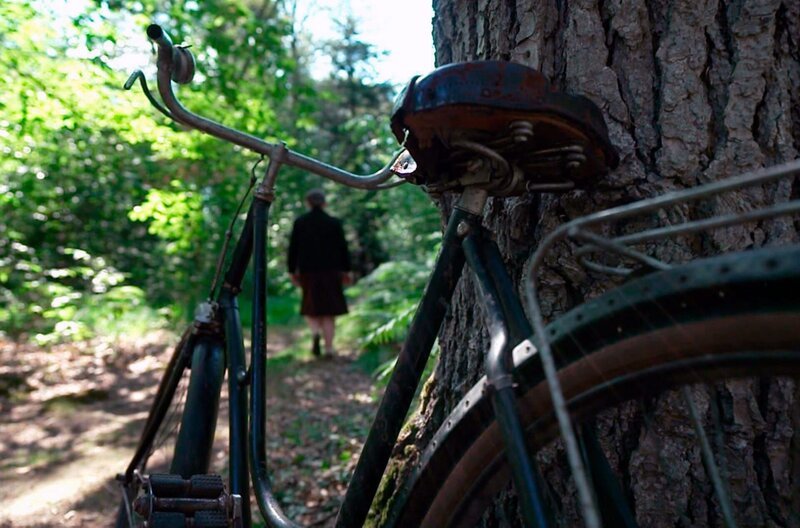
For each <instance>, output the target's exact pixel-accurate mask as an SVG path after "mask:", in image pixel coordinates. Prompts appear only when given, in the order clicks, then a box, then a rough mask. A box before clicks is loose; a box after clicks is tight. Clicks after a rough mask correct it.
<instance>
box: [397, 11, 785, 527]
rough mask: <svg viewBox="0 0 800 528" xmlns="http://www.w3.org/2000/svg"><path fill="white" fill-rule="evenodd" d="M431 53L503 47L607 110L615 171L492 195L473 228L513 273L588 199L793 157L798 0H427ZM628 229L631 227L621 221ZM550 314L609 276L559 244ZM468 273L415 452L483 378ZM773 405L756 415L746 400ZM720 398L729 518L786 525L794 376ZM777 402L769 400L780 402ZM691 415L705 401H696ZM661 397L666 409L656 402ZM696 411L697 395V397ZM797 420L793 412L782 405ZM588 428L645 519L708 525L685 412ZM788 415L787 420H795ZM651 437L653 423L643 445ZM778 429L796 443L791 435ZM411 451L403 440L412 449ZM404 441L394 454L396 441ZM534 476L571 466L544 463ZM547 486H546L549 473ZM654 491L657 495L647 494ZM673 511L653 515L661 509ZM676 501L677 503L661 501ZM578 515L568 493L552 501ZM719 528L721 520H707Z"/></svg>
mask: <svg viewBox="0 0 800 528" xmlns="http://www.w3.org/2000/svg"><path fill="white" fill-rule="evenodd" d="M433 4H434V9H435V13H436V15H435V18H434V40H435V45H436V59H437V64H438V65H444V64H447V63H451V62H460V61H467V60H476V59H502V60H509V61H515V62H519V63H523V64H526V65H529V66H531V67H533V68H536V69H538V70H540V71H542V72H543V73H544V74H545V75H546V76H547V77H548V78H549V79H550V80H551V82H552V83H553V84H554V85H555V86H557V87H558V88H559V89H561V90H565V91H569V92H576V93H582V94H584V95H586V96H588V97H589V98H591V99H592V100H593V101H594V102H595V103H596V104H597V105H598V106H599V107H600V108H601V109H602V110H603V112H604V114H605V117H606V121H607V123H608V126H609V130H610V137H611V140H612V142H613V143H614V144H615V145H616V146H617V148H618V149H619V151H620V154H621V160H622V161H621V164H620V167H619V168H618V169H617V170H615V171H614V172H613V173H611V174H609V175H608V176H606V177H605V178H603V179H602V180H601V181H599V182H598V183H597V185H596V186H595V187H590V188H589V189H586V190H581V191H574V192H570V193H567V194H561V195H552V194H545V195H541V196H540V197H536V196H522V197H519V198H511V199H499V198H497V199H492V200H491V201H490V203H489V204H488V206H487V208H486V212H485V225H486V226H487V227H488V228H490V229H491V230H492V231H493V232H494V236H495V239H496V240H497V242H498V244H499V246H500V249H501V251H502V252H503V254H504V257H505V259H506V262H507V265H508V266H509V267H510V269H511V271H512V275H514V279H515V280H517V281H520V279H521V274H522V269H523V266H524V264H525V262H526V260H527V258H528V257H529V255H530V252H531V249H532V248H533V247H535V245H536V244H537V242H538V241H540V240H541V239H542V237H543V236H544V235H545V234H547V233H548V232H550V231H552V230H553V229H554V228H555V227H556V226H558V225H559V224H562V223H563V222H565V221H567V220H569V219H572V218H575V217H577V216H581V215H584V214H587V213H590V212H592V211H596V210H600V209H603V208H607V207H610V206H614V205H618V204H621V203H627V202H631V201H633V200H636V199H640V198H643V197H648V196H654V195H659V194H662V193H664V192H666V191H669V190H673V189H680V188H684V187H690V186H694V185H698V184H700V183H704V182H708V181H711V180H716V179H720V178H725V177H728V176H730V175H735V174H738V173H741V172H744V171H747V170H750V169H754V168H758V167H762V166H768V165H773V164H776V163H779V162H782V161H787V160H790V159H794V158H796V157H797V151H798V148H800V3H798V2H797V0H785V1H783V2H782V1H780V0H750V1H744V0H740V1H736V2H730V3H726V2H720V1H716V0H651V1H645V0H540V1H535V0H516V1H514V0H479V1H472V0H434V2H433ZM797 191H798V189H797V188H794V187H793V186H792V185H791V184H790V183H789V182H783V183H781V184H779V185H771V186H767V187H765V188H763V189H756V190H752V191H744V192H741V193H738V194H737V195H736V196H735V197H732V198H730V199H726V200H718V201H715V202H713V203H711V204H706V206H705V207H706V210H705V211H700V210H699V209H693V208H689V207H683V208H680V209H679V210H675V211H674V212H672V213H670V216H668V217H666V218H668V220H669V221H670V222H672V223H675V222H679V221H681V220H683V219H685V218H691V217H694V216H696V215H698V214H699V213H704V214H707V213H708V212H709V211H708V208H712V209H713V210H715V211H741V210H746V209H750V208H752V207H754V206H757V205H759V204H764V203H768V202H775V201H785V200H787V199H789V198H790V197H795V196H796V195H797ZM635 227H637V226H635V225H630V224H629V225H628V226H626V228H627V229H632V228H635ZM797 227H798V226H797V225H795V224H794V223H793V222H792V221H789V220H775V221H768V222H759V223H754V224H750V225H747V226H745V227H741V228H732V229H727V230H722V231H718V232H716V233H714V234H713V235H711V236H707V237H702V238H696V239H691V240H689V239H683V240H681V241H678V242H670V243H664V244H661V245H659V246H654V247H653V248H652V251H653V252H654V254H655V255H656V256H658V257H660V258H662V259H664V260H666V261H669V262H679V261H683V260H687V259H688V258H690V257H692V256H695V255H702V254H711V253H717V252H719V251H721V250H730V249H743V248H749V247H760V246H763V245H774V244H780V243H787V242H789V241H795V240H796V239H797ZM541 283H542V285H543V292H542V298H543V309H544V311H545V315H546V317H548V318H552V317H555V316H557V315H558V314H560V313H563V312H564V311H566V310H568V309H569V308H570V307H572V306H574V305H576V304H578V303H580V302H582V301H584V300H586V299H588V298H590V297H593V296H596V295H597V294H598V293H600V292H602V291H603V290H604V289H607V288H608V286H609V281H607V280H599V279H597V278H593V277H590V276H586V274H585V273H584V271H582V269H581V268H580V267H579V266H578V265H577V264H576V261H575V259H574V258H573V257H572V256H571V255H570V254H569V252H568V248H566V247H562V248H560V249H556V250H555V251H554V252H553V254H551V255H550V257H549V258H548V260H547V266H546V267H545V269H544V270H543V274H542V275H541ZM482 323H483V314H482V312H481V309H480V307H479V303H478V302H476V289H475V284H474V281H473V280H472V279H471V277H468V276H465V277H463V278H462V280H461V282H460V284H459V287H458V289H457V291H456V295H455V299H454V303H453V309H452V311H451V313H450V315H449V318H448V319H447V320H446V322H445V326H444V329H443V331H442V333H441V335H440V344H441V355H440V359H439V364H438V366H437V368H436V372H435V380H434V381H433V382H431V383H430V384H429V387H428V388H427V390H426V397H425V398H424V399H423V402H422V406H421V408H420V409H419V410H418V414H417V415H416V416H415V417H414V418H413V419H412V420H413V427H411V428H408V430H407V431H408V434H407V436H406V437H405V438H404V442H405V443H406V444H413V445H416V446H417V447H419V448H420V450H421V448H424V446H425V445H426V444H427V442H428V441H429V439H430V437H431V435H432V434H433V432H435V431H436V429H437V428H438V427H439V425H440V424H441V422H442V420H443V418H444V417H445V416H447V414H448V413H449V412H450V410H451V409H452V408H453V406H454V405H455V404H456V403H457V402H458V399H459V398H460V397H461V396H462V395H463V394H464V393H465V392H466V391H467V390H468V389H469V388H470V387H471V386H472V385H473V384H474V383H475V382H476V381H477V380H478V379H479V378H480V376H482V374H483V353H484V351H485V350H486V348H487V343H488V335H487V333H486V331H485V330H484V329H483V324H482ZM759 391H761V392H763V391H767V393H765V394H763V395H762V396H763V397H768V398H770V399H771V400H773V403H775V405H776V407H777V408H779V409H780V408H782V409H784V410H785V411H787V412H784V413H783V414H780V413H778V414H770V413H763V414H762V411H761V409H762V408H761V407H759V403H760V401H761V400H759V399H758V396H759ZM722 392H723V394H722V395H721V396H720V398H721V399H722V400H723V402H722V408H723V411H725V410H726V409H727V410H728V411H729V414H728V415H727V416H726V417H725V420H726V422H725V423H726V434H727V437H728V439H729V440H730V441H729V442H728V445H727V447H726V450H727V455H728V456H727V459H728V463H729V465H730V472H731V488H732V490H731V493H732V495H733V501H734V504H735V506H736V508H737V510H738V511H740V512H743V513H741V515H742V517H741V518H740V522H741V523H742V524H740V525H743V526H791V525H794V526H797V524H792V522H794V523H797V522H799V521H797V520H796V518H795V520H794V521H787V519H788V517H789V515H790V513H792V512H791V509H792V508H793V507H794V508H797V507H798V505H797V504H795V505H793V506H792V505H791V504H790V503H791V498H789V496H788V495H787V493H788V490H789V486H790V484H792V482H793V485H794V486H795V487H797V486H798V485H800V477H798V473H800V455H798V453H797V451H798V449H797V446H798V443H797V442H798V439H797V438H794V440H793V430H794V429H797V430H798V431H800V428H797V425H798V424H797V423H792V422H793V419H792V416H791V415H790V414H789V413H788V409H790V408H791V406H792V405H793V403H794V402H795V401H796V398H797V394H796V392H795V391H794V389H793V388H791V387H783V386H781V387H778V386H773V387H770V388H769V389H768V390H767V388H764V387H757V386H756V387H754V386H750V385H749V384H746V383H745V384H736V383H731V384H728V385H726V387H725V389H724V390H723V391H722ZM781 398H782V399H783V400H781ZM701 410H702V409H701ZM668 411H669V407H668V406H667V407H665V408H664V410H663V411H660V412H668ZM705 412H706V413H707V412H708V406H707V405H706V406H705ZM795 414H797V413H795ZM610 420H611V422H613V423H611V422H609V423H606V424H605V427H603V429H604V430H607V431H606V432H607V434H605V435H604V437H603V443H604V445H605V446H606V448H607V450H608V452H609V454H610V456H609V458H610V459H611V462H612V464H614V465H616V467H617V469H618V470H620V471H621V472H627V473H628V477H627V479H626V482H630V483H631V488H632V494H633V496H634V498H635V499H636V501H637V504H640V503H641V504H645V503H648V504H656V506H655V508H656V509H655V510H653V509H652V508H650V507H648V508H643V509H637V512H636V515H637V517H638V520H639V522H640V523H641V524H642V526H706V525H707V523H708V522H709V518H710V516H709V514H708V510H709V508H710V507H711V503H712V502H713V500H714V499H713V497H712V495H713V494H712V493H711V492H710V489H709V483H708V481H707V479H706V477H705V474H704V473H703V471H702V464H701V461H700V454H699V450H698V449H697V446H696V442H695V439H694V438H693V435H692V434H687V433H686V432H685V427H686V426H687V424H686V423H685V421H684V422H681V423H679V424H676V425H675V426H674V427H671V428H666V427H662V426H659V427H658V428H657V430H652V431H648V430H645V429H644V428H643V425H642V423H641V420H638V421H635V420H630V419H628V418H626V417H624V416H616V417H613V418H611V419H610ZM797 421H798V418H797V416H795V417H794V422H797ZM654 435H663V441H655V436H654ZM792 441H794V442H795V444H794V445H792ZM414 451H415V450H411V449H406V450H405V452H409V453H413V452H414ZM659 451H661V452H668V453H669V456H670V459H671V460H672V463H673V466H672V473H671V475H670V478H668V479H664V478H662V479H654V478H652V475H649V474H647V468H648V467H649V466H648V463H647V462H648V461H650V462H653V463H656V464H657V463H658V458H659V457H660V456H662V455H661V454H660V453H659ZM402 452H404V451H403V450H400V451H398V453H402ZM547 478H548V480H551V479H555V480H558V479H562V483H561V484H558V483H556V484H552V485H553V486H554V487H555V488H562V489H563V488H564V487H565V486H564V484H563V482H565V481H566V480H565V479H568V478H569V477H568V476H567V475H566V473H565V472H563V471H562V470H558V469H551V470H548V471H547ZM551 483H552V482H551ZM653 497H658V498H659V499H660V500H658V501H648V500H647V499H648V498H653ZM659 503H660V504H661V505H663V506H664V508H665V509H669V510H670V511H672V510H677V512H678V513H677V514H674V513H673V514H670V515H671V516H667V515H666V514H664V513H663V512H661V511H659V510H658V508H659V505H658V504H659ZM676 505H677V506H676ZM560 513H561V515H562V517H563V519H564V521H565V524H566V525H569V526H577V525H580V523H579V522H578V521H577V517H576V513H575V511H574V505H572V506H571V505H570V504H567V505H566V506H565V507H564V511H563V512H560ZM713 522H718V521H713Z"/></svg>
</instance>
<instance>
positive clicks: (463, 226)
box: [456, 220, 470, 237]
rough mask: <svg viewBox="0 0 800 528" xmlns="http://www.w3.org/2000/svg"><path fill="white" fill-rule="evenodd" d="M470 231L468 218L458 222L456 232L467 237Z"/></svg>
mask: <svg viewBox="0 0 800 528" xmlns="http://www.w3.org/2000/svg"><path fill="white" fill-rule="evenodd" d="M469 232H470V226H469V223H468V222H467V221H466V220H462V221H460V222H459V223H458V227H456V234H457V235H458V236H460V237H465V236H467V235H468V234H469Z"/></svg>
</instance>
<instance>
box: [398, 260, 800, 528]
mask: <svg viewBox="0 0 800 528" xmlns="http://www.w3.org/2000/svg"><path fill="white" fill-rule="evenodd" d="M798 263H800V249H798V248H782V249H779V250H771V251H759V252H749V253H743V254H734V255H727V256H724V257H719V258H714V259H708V260H703V261H696V262H693V263H691V264H689V265H686V266H683V267H681V268H676V269H673V270H669V271H665V272H659V273H654V274H651V275H649V276H646V277H644V278H641V279H638V280H636V281H632V282H630V283H628V284H626V285H624V286H622V287H620V288H618V289H616V290H613V291H611V292H609V293H608V294H606V295H604V296H602V297H599V298H597V299H595V300H593V301H590V302H588V303H586V304H584V305H582V306H580V307H578V308H576V309H575V310H573V311H572V312H570V313H568V314H566V315H565V316H564V317H562V318H560V319H559V320H558V321H556V322H555V323H554V324H552V325H550V326H549V327H548V330H547V331H548V334H549V339H550V341H551V342H552V343H553V351H554V355H555V357H556V358H557V361H559V363H560V364H559V377H560V381H561V385H562V390H563V391H564V396H565V398H566V399H567V401H568V402H569V407H570V412H571V416H572V419H573V421H574V422H575V423H576V424H578V425H580V426H581V427H580V428H579V429H580V430H583V431H584V432H587V431H593V430H594V428H595V424H596V426H597V427H596V430H597V432H598V436H599V438H600V442H599V443H600V445H601V446H602V448H603V449H602V450H603V451H604V452H605V459H607V460H609V461H610V462H611V464H610V465H611V467H612V468H613V470H614V473H616V474H617V476H618V478H617V484H619V485H620V489H621V490H622V495H623V496H624V497H625V498H626V499H627V502H628V503H629V507H630V510H631V512H632V513H633V517H634V518H635V523H638V525H640V526H706V525H710V526H717V525H724V524H723V520H722V519H723V517H724V509H725V508H724V505H725V504H728V505H731V506H732V508H731V509H732V510H733V513H732V516H733V517H734V518H735V519H736V520H737V522H738V525H739V526H767V525H770V526H800V518H798V514H797V512H798V511H799V510H798V508H797V506H798V505H800V493H798V486H800V475H798V473H800V455H798V454H797V452H798V449H797V446H798V445H800V442H799V441H798V440H797V439H796V437H797V436H798V433H800V412H798V411H797V409H796V407H797V404H798V403H800V394H798V386H800V384H797V383H796V378H797V377H798V376H800V299H798V295H797V292H800V269H798ZM543 379H544V376H543V373H542V370H541V366H540V362H539V359H538V358H537V357H536V355H535V353H530V354H529V355H528V356H527V357H525V358H524V359H522V360H521V361H520V362H518V365H517V368H516V370H515V381H516V382H517V383H518V393H517V394H518V398H519V407H520V409H521V419H522V422H523V425H524V427H525V430H526V435H527V438H528V442H529V445H530V446H531V449H532V452H534V453H536V455H535V457H536V459H537V463H538V466H539V469H540V471H541V472H542V474H543V476H544V480H545V481H547V486H546V488H547V489H546V491H547V494H548V495H549V496H550V503H551V506H552V508H553V509H554V510H555V515H556V517H558V519H559V524H558V525H559V526H564V525H566V526H571V525H576V526H578V525H582V522H581V521H580V520H579V518H578V516H577V514H576V511H575V498H574V496H573V494H572V490H571V484H570V483H569V476H568V474H567V473H566V471H567V470H565V469H564V468H565V464H564V455H563V449H562V447H561V445H560V441H559V431H558V426H557V423H556V419H555V416H554V413H553V412H552V406H551V403H550V397H549V392H548V389H547V386H546V384H545V383H544V381H543ZM683 387H688V390H686V389H683ZM676 388H680V389H679V390H675V389H676ZM485 392H486V391H485V390H484V387H483V382H481V383H479V384H478V385H477V386H476V387H474V388H473V389H472V390H470V391H469V393H468V394H467V395H466V396H465V397H464V398H463V399H462V400H461V402H460V404H459V406H458V407H457V408H456V409H454V410H453V412H452V413H451V415H450V416H449V417H448V418H447V419H446V420H445V422H444V424H443V426H442V427H441V429H440V430H439V431H438V432H437V433H436V435H435V436H434V438H433V439H432V441H431V443H430V444H429V445H428V447H427V448H426V450H425V451H424V452H423V454H422V455H421V457H420V459H419V463H418V465H417V467H416V468H415V469H414V470H413V472H412V473H411V475H410V477H409V478H408V480H407V481H406V482H405V485H404V487H403V488H402V490H401V491H400V492H399V493H398V495H397V500H396V502H395V506H394V509H393V512H392V525H393V526H436V527H444V526H470V527H471V526H496V525H503V526H508V525H511V526H514V525H518V524H519V522H518V521H515V520H509V519H507V518H503V517H504V516H506V515H507V514H508V511H509V510H510V511H511V513H512V516H513V514H514V510H515V507H514V506H513V503H514V501H515V499H514V498H513V494H511V493H509V490H510V488H511V486H510V471H509V467H508V463H507V461H506V457H505V456H504V452H503V441H502V438H501V436H500V432H499V430H498V427H497V424H496V422H495V421H494V418H493V415H492V411H491V404H490V402H489V397H488V396H487V395H486V394H485ZM693 413H694V414H695V415H697V416H699V418H698V419H697V420H693V418H692V415H693ZM754 421H755V422H758V423H754ZM695 422H697V423H698V424H700V425H701V427H702V429H698V428H696V427H694V426H693V423H695ZM748 422H749V423H748ZM754 431H755V432H754ZM703 436H705V437H706V438H705V440H706V445H707V447H708V449H707V452H710V453H711V458H710V460H711V461H712V462H713V464H714V465H716V466H717V467H716V469H717V470H718V472H719V473H720V474H721V475H722V477H723V479H722V480H723V483H722V488H723V494H724V493H727V494H728V495H729V496H730V499H729V500H725V499H724V497H723V498H720V497H719V496H717V493H716V491H715V489H714V486H713V482H712V481H713V479H712V478H710V477H709V475H710V473H713V469H712V468H710V467H709V466H708V464H705V463H704V456H703V455H704V452H703V448H702V445H701V442H699V441H698V440H699V439H702V437H703ZM793 442H794V443H793ZM707 461H708V460H705V462H707ZM726 461H727V462H726ZM728 466H730V467H728ZM742 468H744V471H745V473H746V472H747V471H751V472H754V474H743V473H742V471H743V469H742ZM592 469H596V468H592ZM729 469H732V470H733V471H732V476H730V477H729V475H728V470H729ZM620 474H621V475H622V476H621V478H620V477H619V475H620ZM725 477H728V478H725ZM640 479H644V480H642V482H644V481H645V480H646V479H649V480H648V481H647V482H651V483H652V482H655V483H656V484H655V485H649V487H648V486H639V484H641V482H640ZM753 481H756V482H757V483H758V484H759V486H760V489H759V490H754V489H748V486H749V484H748V482H750V483H752V482H753ZM687 482H688V484H687ZM595 484H596V486H595V487H596V488H598V487H602V489H599V490H598V491H596V492H597V493H598V494H603V493H605V492H606V489H607V488H608V486H602V485H600V486H598V483H595ZM500 497H502V498H503V500H505V502H506V503H507V504H508V503H509V502H510V503H511V504H512V506H510V507H507V508H505V510H503V508H501V507H498V506H497V504H498V502H503V500H500V499H499V498H500ZM509 497H511V498H509ZM601 502H603V501H602V500H601ZM601 506H602V505H601ZM500 510H503V511H504V512H505V513H503V512H502V511H500ZM698 514H699V515H698ZM499 519H502V520H499ZM606 524H609V523H608V521H607V522H606ZM615 525H617V524H615Z"/></svg>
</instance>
